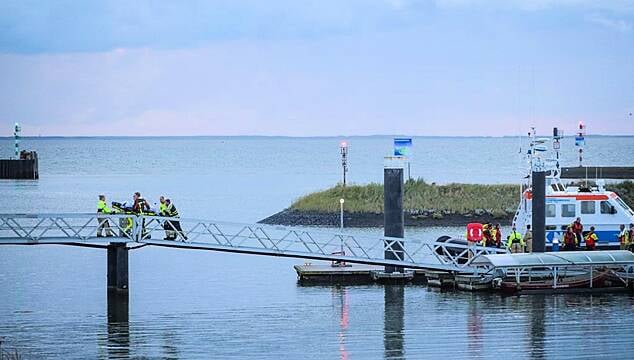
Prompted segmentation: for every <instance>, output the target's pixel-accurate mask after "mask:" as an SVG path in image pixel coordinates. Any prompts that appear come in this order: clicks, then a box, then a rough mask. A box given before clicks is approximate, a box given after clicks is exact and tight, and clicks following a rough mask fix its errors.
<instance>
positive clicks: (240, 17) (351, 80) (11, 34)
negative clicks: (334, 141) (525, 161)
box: [0, 0, 634, 136]
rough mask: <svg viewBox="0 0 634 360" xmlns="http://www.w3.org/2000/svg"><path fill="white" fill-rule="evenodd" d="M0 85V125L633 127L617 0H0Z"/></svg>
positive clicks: (447, 131) (413, 131)
mask: <svg viewBox="0 0 634 360" xmlns="http://www.w3.org/2000/svg"><path fill="white" fill-rule="evenodd" d="M0 79H1V81H0V136H3V135H4V136H9V135H11V134H12V128H13V124H14V123H15V122H19V123H20V124H21V125H22V128H23V134H24V135H35V136H37V135H42V136H75V135H78V136H96V135H124V136H145V135H148V136H152V135H287V136H329V135H332V136H337V135H375V134H399V135H413V136H414V135H419V136H420V135H432V136H433V135H458V136H469V135H478V136H487V135H489V136H503V135H516V134H520V133H525V132H526V131H527V130H528V129H529V127H531V126H536V127H537V129H538V132H540V131H541V132H543V133H548V132H549V131H550V129H551V128H552V127H554V126H558V127H560V128H562V129H564V130H565V131H566V132H567V133H572V132H574V130H575V128H576V126H577V123H578V122H579V121H584V122H585V123H586V126H587V130H588V133H594V134H634V116H632V114H631V113H632V112H634V0H632V1H622V0H602V1H596V0H589V1H586V0H559V1H554V0H526V1H519V0H489V1H475V0H435V1H434V0H427V1H419V0H303V1H302V0H280V1H275V0H270V1H261V0H215V1H214V0H209V1H144V0H135V1H129V0H124V1H65V0H61V1H29V0H16V1H14V0H3V1H1V2H0Z"/></svg>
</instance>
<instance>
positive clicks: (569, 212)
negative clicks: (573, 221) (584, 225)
mask: <svg viewBox="0 0 634 360" xmlns="http://www.w3.org/2000/svg"><path fill="white" fill-rule="evenodd" d="M575 215H576V210H575V204H562V205H561V217H575Z"/></svg>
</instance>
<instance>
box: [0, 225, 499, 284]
mask: <svg viewBox="0 0 634 360" xmlns="http://www.w3.org/2000/svg"><path fill="white" fill-rule="evenodd" d="M121 219H126V220H127V219H129V220H131V221H132V226H130V227H125V226H124V225H123V224H127V223H128V221H120V220H121ZM170 220H177V219H173V218H166V217H157V216H144V215H139V216H136V215H128V214H99V215H98V214H96V213H89V214H76V213H74V214H0V245H29V246H34V245H66V246H79V247H90V248H101V249H104V250H107V264H108V267H107V269H108V273H107V278H108V281H107V284H108V288H109V289H112V290H116V291H120V292H126V291H128V290H129V281H128V266H129V264H128V256H129V253H130V251H134V250H136V249H139V248H142V247H145V246H156V247H169V248H176V249H195V250H205V251H219V252H231V253H238V254H250V255H262V256H273V257H291V258H298V259H305V260H308V261H310V260H323V261H332V262H345V263H351V264H363V265H372V266H376V267H378V268H379V269H380V267H386V266H391V267H393V268H395V269H409V270H415V269H419V270H433V271H443V272H459V273H473V272H475V271H477V270H476V269H475V268H473V267H472V266H471V261H472V260H471V259H470V258H468V256H467V254H468V252H472V254H473V255H474V256H479V255H482V254H496V253H506V250H504V249H497V248H487V247H481V246H477V247H468V246H467V245H461V244H451V243H445V242H439V241H430V240H425V239H421V238H412V237H410V238H393V237H388V236H376V237H373V236H360V235H353V234H350V233H342V232H326V231H309V230H307V229H303V228H293V227H280V226H271V225H263V224H240V223H229V222H217V221H211V220H200V219H186V218H179V219H178V220H179V221H180V224H181V226H182V229H183V231H182V232H179V234H178V239H177V240H176V241H174V240H163V238H164V237H165V229H164V227H163V226H164V223H165V222H168V223H169V221H170ZM106 222H108V225H109V226H110V227H111V229H112V230H113V232H114V233H115V235H116V236H113V237H97V236H96V235H97V229H98V228H100V227H103V226H104V225H105V223H106ZM185 238H186V239H185ZM395 242H400V243H401V244H403V245H402V246H401V247H394V246H393V245H391V244H393V243H395ZM386 244H387V246H386ZM341 248H343V249H344V254H342V253H341Z"/></svg>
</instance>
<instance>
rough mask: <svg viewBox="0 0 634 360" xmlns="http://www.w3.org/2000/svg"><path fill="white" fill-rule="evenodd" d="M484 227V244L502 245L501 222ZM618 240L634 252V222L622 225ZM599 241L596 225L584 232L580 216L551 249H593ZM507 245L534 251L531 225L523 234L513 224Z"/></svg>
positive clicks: (553, 243) (491, 245)
mask: <svg viewBox="0 0 634 360" xmlns="http://www.w3.org/2000/svg"><path fill="white" fill-rule="evenodd" d="M482 229H483V231H482V241H481V245H482V246H488V247H498V248H499V247H501V238H502V231H501V230H500V224H496V226H495V227H493V226H492V225H491V223H487V224H483V225H482ZM618 240H619V243H620V248H621V250H629V251H632V252H634V224H630V225H629V228H628V227H627V226H626V225H625V224H622V225H621V226H620V232H619V235H618ZM598 242H599V236H598V235H597V233H596V232H595V228H594V226H590V230H589V231H586V232H585V233H584V231H583V224H582V223H581V218H579V217H578V218H576V219H575V221H574V222H572V223H571V224H570V225H568V226H567V227H566V231H565V232H564V234H563V239H562V242H561V243H560V241H559V239H557V238H554V239H553V241H552V248H551V250H552V251H559V249H560V245H563V247H562V249H561V250H562V251H576V250H586V251H592V250H596V249H597V244H598ZM582 243H584V244H585V248H582V247H581V244H582ZM505 245H506V248H508V249H509V250H510V251H511V253H522V252H526V253H532V252H533V234H532V231H531V226H530V225H526V232H525V233H524V236H522V234H521V233H519V232H518V231H517V229H516V227H515V226H513V228H512V231H511V233H510V234H509V235H508V236H507V238H506V244H505Z"/></svg>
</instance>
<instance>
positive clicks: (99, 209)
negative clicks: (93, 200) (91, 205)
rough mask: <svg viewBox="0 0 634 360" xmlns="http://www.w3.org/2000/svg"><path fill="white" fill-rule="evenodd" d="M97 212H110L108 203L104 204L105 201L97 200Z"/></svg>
mask: <svg viewBox="0 0 634 360" xmlns="http://www.w3.org/2000/svg"><path fill="white" fill-rule="evenodd" d="M97 212H98V213H104V214H110V213H111V212H112V210H111V209H110V208H109V207H108V204H106V202H105V201H103V200H99V201H97Z"/></svg>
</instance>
